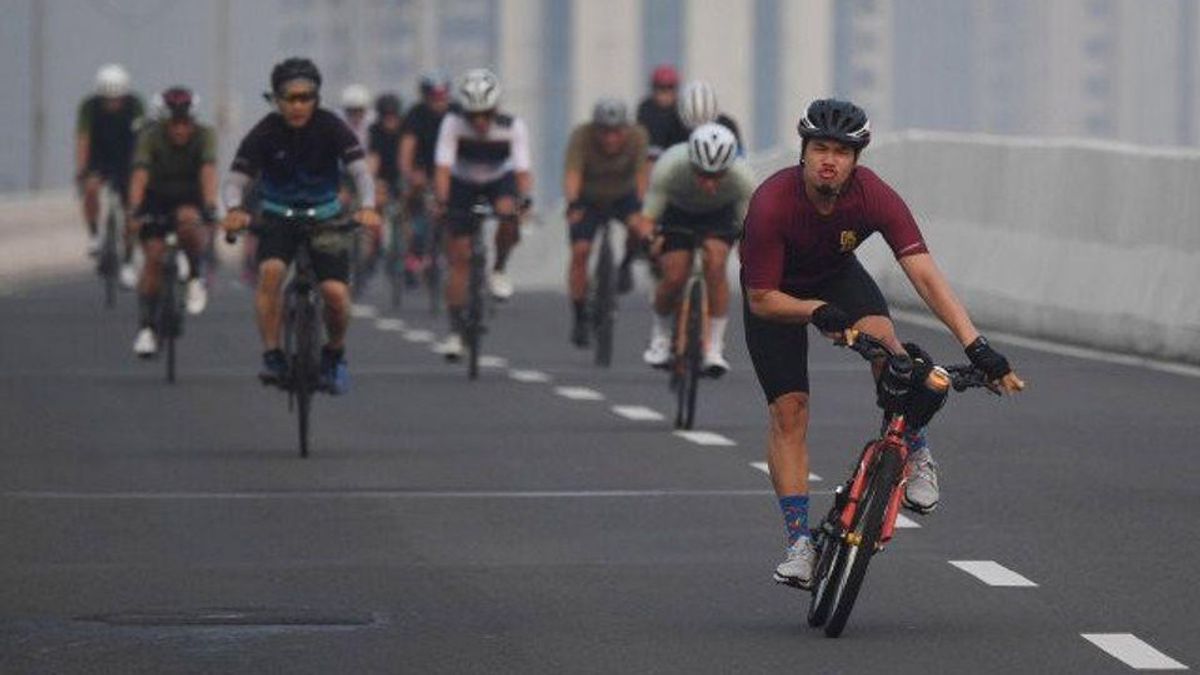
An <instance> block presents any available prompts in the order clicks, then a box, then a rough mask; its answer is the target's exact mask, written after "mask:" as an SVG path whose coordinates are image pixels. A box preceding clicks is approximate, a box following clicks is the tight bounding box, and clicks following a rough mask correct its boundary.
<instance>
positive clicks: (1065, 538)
mask: <svg viewBox="0 0 1200 675" xmlns="http://www.w3.org/2000/svg"><path fill="white" fill-rule="evenodd" d="M644 296H645V293H644V292H639V293H638V294H637V295H636V296H630V297H629V298H628V299H626V300H624V301H623V303H622V312H621V315H620V317H619V319H618V330H619V335H618V342H617V349H618V353H617V356H616V358H615V360H614V364H615V365H614V367H613V368H612V369H611V370H607V371H601V370H598V369H596V368H594V367H592V366H591V365H590V363H591V361H590V355H588V354H587V353H581V352H577V351H575V350H573V349H572V348H570V347H569V346H568V345H567V343H566V339H565V338H566V332H567V323H566V319H567V303H566V301H565V299H564V298H563V297H562V296H561V295H558V294H552V293H529V292H527V293H524V294H521V293H520V289H518V296H517V297H516V298H515V300H514V301H513V302H512V303H511V304H510V305H508V306H505V307H503V308H501V310H500V312H499V314H498V315H497V316H496V317H495V320H494V322H493V328H492V331H491V333H490V334H489V335H487V337H486V338H485V347H486V348H485V351H486V352H487V353H488V354H489V355H492V356H495V357H499V359H498V360H489V362H488V363H489V366H490V367H488V368H486V369H485V370H484V372H483V374H482V376H481V378H480V380H479V381H477V382H475V383H469V382H468V381H467V379H466V375H465V369H464V368H463V367H461V366H447V365H445V364H444V363H442V362H441V361H440V359H439V358H438V357H435V356H434V355H433V354H432V353H431V352H430V350H429V345H428V344H427V342H424V341H423V340H424V339H426V338H428V337H429V336H428V335H427V334H424V333H423V332H422V331H424V330H430V329H432V330H434V331H436V333H437V335H438V336H439V337H440V336H441V334H442V331H443V328H444V326H443V324H442V322H441V321H434V320H433V319H431V318H430V317H429V315H428V314H427V313H426V312H425V311H424V303H423V299H422V300H421V301H419V302H417V303H415V304H417V305H419V306H418V307H414V308H412V309H407V310H404V311H401V312H399V313H392V312H390V311H385V306H384V301H383V299H382V294H380V295H378V296H372V297H370V298H368V300H367V302H369V303H373V304H372V305H370V306H369V307H363V308H360V310H361V311H360V312H358V313H359V314H360V315H361V316H360V317H359V318H357V319H356V320H355V321H354V324H353V326H352V329H351V335H350V350H349V359H350V365H351V371H352V376H353V378H354V381H353V390H352V391H351V393H350V394H349V395H348V396H345V397H342V398H339V399H330V398H328V397H321V398H319V399H318V400H317V402H316V412H315V419H314V424H315V429H314V439H313V450H312V452H313V456H312V457H311V458H310V459H307V460H301V459H299V458H298V457H297V454H296V450H295V439H294V435H295V432H294V422H293V419H292V418H291V417H290V416H289V414H288V412H287V409H286V405H285V399H284V397H283V396H282V395H281V394H279V393H277V392H274V391H269V390H265V389H263V388H262V387H260V386H259V385H258V383H257V381H256V380H255V379H254V377H253V374H254V372H255V370H256V368H257V360H258V353H259V347H258V345H257V339H256V336H255V334H254V331H253V326H252V320H251V314H250V307H249V295H248V293H247V292H246V291H244V290H242V289H240V288H238V287H236V285H234V284H232V283H231V282H229V281H227V280H221V281H220V282H219V285H218V286H217V288H215V289H214V292H213V294H212V299H211V302H210V306H209V310H208V312H207V313H206V314H204V315H202V316H200V317H195V318H192V319H191V320H190V322H189V324H188V326H187V334H186V336H185V338H184V340H183V342H182V344H181V361H180V371H179V373H180V374H179V383H178V384H176V385H175V386H169V385H167V384H165V382H164V381H163V377H162V364H161V363H160V362H153V363H142V362H137V361H136V360H135V359H134V358H133V357H132V354H131V351H130V344H131V341H132V337H133V328H134V319H133V317H134V310H133V304H132V298H131V297H130V296H128V295H123V296H122V297H121V298H120V299H119V307H118V309H117V310H116V311H114V312H105V311H104V310H103V309H102V308H101V307H100V301H99V300H100V293H99V289H98V288H97V287H96V285H95V284H94V283H93V282H92V281H91V280H79V281H75V282H64V283H61V284H58V285H52V286H45V287H40V288H33V289H27V290H24V291H19V292H11V293H10V294H9V295H7V296H3V297H0V432H2V437H0V541H2V542H3V545H2V546H0V672H3V673H100V672H106V673H175V672H179V673H192V672H194V673H263V672H286V673H400V672H404V673H471V672H478V673H731V672H747V673H759V672H771V673H782V672H817V673H867V672H884V671H885V670H886V671H887V672H896V673H950V672H954V673H967V672H969V673H1012V672H1026V673H1051V672H1053V673H1120V672H1127V671H1129V670H1131V669H1132V667H1131V666H1130V665H1127V663H1126V662H1125V661H1123V660H1122V657H1121V656H1120V654H1114V653H1111V650H1110V651H1106V650H1104V649H1101V648H1100V647H1099V646H1097V644H1094V643H1093V642H1092V641H1089V640H1088V639H1085V638H1084V637H1083V634H1105V633H1116V634H1123V633H1130V634H1132V635H1133V636H1136V639H1126V640H1125V642H1124V643H1122V644H1125V645H1126V648H1125V650H1124V652H1121V650H1120V649H1119V648H1113V649H1116V651H1117V652H1120V653H1123V654H1124V655H1125V656H1126V657H1129V656H1130V654H1133V655H1135V656H1136V654H1137V653H1138V652H1139V649H1140V645H1142V644H1144V645H1145V646H1146V648H1149V649H1152V650H1158V652H1161V655H1165V656H1164V658H1165V657H1170V658H1171V659H1174V660H1175V661H1176V662H1178V663H1179V664H1182V665H1186V666H1191V667H1193V668H1194V667H1196V665H1197V664H1200V638H1198V637H1197V635H1198V634H1200V630H1198V629H1200V619H1197V611H1196V608H1197V607H1198V606H1200V584H1197V583H1196V581H1195V571H1196V568H1197V564H1198V561H1200V526H1198V525H1197V522H1198V521H1197V518H1198V517H1200V483H1198V482H1197V477H1200V441H1198V440H1197V438H1198V437H1200V422H1197V414H1198V413H1200V378H1196V377H1189V376H1186V375H1176V374H1168V373H1161V372H1154V371H1151V370H1146V369H1141V368H1134V367H1128V366H1121V365H1114V364H1107V363H1104V362H1098V361H1090V360H1082V359H1076V358H1068V357H1064V356H1057V355H1054V354H1051V353H1047V352H1041V351H1033V350H1030V349H1024V348H1018V347H1014V346H1012V345H1007V344H1003V343H1000V342H997V344H998V345H999V346H1000V347H1001V348H1002V349H1003V350H1004V351H1005V352H1006V354H1007V355H1008V356H1009V358H1010V359H1011V360H1012V361H1013V363H1014V364H1015V365H1016V366H1017V367H1018V369H1019V371H1020V372H1021V373H1022V374H1023V375H1024V376H1025V377H1026V379H1027V380H1028V381H1029V382H1030V389H1029V391H1028V393H1027V394H1026V395H1023V396H1021V397H1019V398H1016V399H1008V400H1001V399H997V398H995V397H991V396H986V395H983V394H981V393H979V392H972V393H969V394H964V395H961V396H957V397H955V398H954V400H952V401H951V402H950V403H949V404H948V405H947V407H946V409H945V410H944V411H943V412H942V413H941V415H940V417H939V418H938V420H937V421H936V422H935V425H934V427H933V429H932V431H931V433H930V437H931V445H932V447H933V448H934V452H935V454H936V456H937V458H938V460H939V462H940V465H941V479H942V506H941V508H940V509H939V510H938V511H937V512H936V513H935V514H933V515H931V516H928V517H925V518H919V517H916V516H911V514H910V517H911V518H912V520H915V521H916V522H917V523H919V527H917V528H911V527H910V528H907V529H902V530H900V531H899V532H898V534H897V536H896V539H895V541H894V542H893V544H892V545H891V546H890V548H889V549H888V550H887V551H886V552H885V553H883V554H882V555H880V556H878V557H877V558H876V559H875V560H874V561H873V563H872V566H871V570H870V573H869V575H868V577H867V583H866V586H865V587H864V590H863V593H862V595H861V596H860V599H859V602H858V605H857V607H856V609H855V611H854V614H853V616H852V617H851V620H850V624H849V626H848V628H847V630H846V633H845V635H844V637H843V638H842V639H840V640H828V639H826V638H825V637H824V636H823V635H822V634H821V633H819V632H816V631H812V630H809V629H808V628H807V626H806V625H805V622H804V612H805V611H806V608H807V595H805V594H802V593H800V592H798V591H795V590H791V589H787V588H783V587H779V586H776V585H775V584H774V583H772V582H771V571H772V569H773V567H774V565H775V564H776V563H777V562H778V560H779V558H780V555H781V552H782V545H783V541H782V524H781V518H780V515H779V513H778V507H777V504H776V501H775V499H774V496H773V495H772V494H771V492H770V485H769V483H768V480H767V477H766V475H765V474H764V473H763V472H762V470H761V469H760V468H758V467H756V466H755V465H754V463H756V462H762V461H763V460H764V455H765V451H764V443H763V441H764V438H765V422H766V411H765V406H764V405H763V400H762V396H761V394H760V392H759V390H758V386H757V383H756V382H755V380H754V377H753V374H752V372H751V370H750V365H749V362H748V357H747V356H746V353H745V348H744V345H743V343H742V339H741V333H740V324H741V321H740V318H735V319H734V321H733V322H732V323H733V326H732V328H731V336H730V340H729V342H730V348H729V350H728V352H729V356H730V360H731V361H732V362H733V365H734V369H735V370H734V372H733V373H732V374H731V375H730V376H728V377H726V378H725V379H723V380H721V381H717V382H710V381H705V382H703V383H702V390H701V394H700V396H701V402H700V410H699V413H698V416H699V422H698V425H697V426H698V429H700V430H703V431H707V432H712V434H716V435H715V436H713V435H711V434H710V435H707V436H699V437H694V438H693V439H688V438H684V437H680V436H677V435H674V434H672V432H671V429H670V424H669V421H662V420H657V421H656V420H646V419H631V418H641V417H652V416H653V412H657V413H659V414H661V415H664V416H669V415H670V414H671V413H672V410H673V408H672V406H673V402H672V399H671V397H670V394H669V392H668V391H667V387H666V382H665V376H663V375H662V374H660V373H656V372H654V371H650V370H648V369H645V368H644V367H642V366H641V365H640V353H641V350H642V348H643V346H644V340H645V337H646V332H647V329H648V325H649V316H648V309H647V302H646V300H645V297H644ZM968 302H969V298H968ZM372 308H378V316H370V314H371V313H372V312H371V309H372ZM396 318H398V319H401V320H403V326H401V324H400V322H398V321H395V320H391V319H396ZM901 330H902V333H903V335H904V336H905V337H909V338H915V339H916V340H917V341H919V342H921V343H923V344H924V345H925V346H926V347H927V348H929V349H930V350H931V351H932V352H933V353H934V355H935V356H938V357H941V358H944V359H946V360H948V361H954V362H958V361H961V360H963V357H962V354H961V351H959V350H958V349H957V348H956V347H955V346H954V345H953V344H952V342H951V340H950V339H949V337H948V336H947V335H946V334H945V333H944V332H941V333H937V332H933V331H930V330H927V329H924V328H918V327H915V326H912V325H908V324H901ZM811 360H812V379H813V387H814V397H813V420H814V421H813V426H812V429H811V447H812V452H813V465H812V471H813V472H814V473H815V474H817V475H818V476H820V477H821V480H819V481H816V482H814V483H813V488H814V490H815V492H816V495H815V498H814V499H815V502H816V505H815V507H814V509H813V518H814V519H816V518H817V517H819V516H820V515H822V514H823V513H824V511H825V510H826V509H827V508H828V504H829V496H828V493H829V490H830V489H831V488H832V486H833V485H835V484H836V483H837V482H838V481H840V480H842V479H843V477H844V476H845V475H846V474H847V472H848V470H849V467H850V463H851V461H852V460H853V459H854V457H855V453H856V451H857V448H858V447H860V446H861V443H862V442H863V441H864V440H866V438H867V436H868V435H869V434H870V433H871V432H872V431H873V428H874V426H875V420H876V415H877V413H876V412H875V410H874V408H873V405H872V400H873V392H872V390H871V387H870V383H869V376H868V373H867V369H866V366H865V364H864V363H862V361H861V360H860V359H859V358H858V357H857V356H855V355H854V354H852V353H849V352H846V351H844V350H836V349H835V348H833V347H830V346H827V345H824V344H821V345H816V346H814V348H813V349H812V354H811ZM537 380H544V381H537ZM560 387H568V388H572V389H566V390H560V389H559V388H560ZM580 388H582V389H584V390H583V391H581V390H580ZM567 395H570V396H571V397H568V396H567ZM614 406H622V407H621V409H620V410H621V412H622V413H623V414H618V413H617V412H614V409H613V408H614ZM647 409H648V410H647ZM651 411H653V412H651ZM696 441H707V442H709V443H715V444H701V443H698V442H696ZM950 561H994V562H995V563H997V564H998V565H1000V566H1002V568H1003V569H1006V570H1010V571H1012V572H1015V573H1016V574H1018V575H1020V577H1022V578H1023V579H1025V580H1028V581H1029V582H1031V583H1032V584H1036V585H1032V586H1031V585H1025V586H993V585H989V583H987V581H986V580H985V579H981V578H979V577H977V576H974V575H972V574H969V573H968V572H967V571H965V570H964V569H962V568H960V567H959V566H955V565H952V564H951V563H950ZM985 577H986V575H985ZM1101 641H1103V639H1101ZM1151 656H1153V654H1151ZM1152 663H1153V662H1152Z"/></svg>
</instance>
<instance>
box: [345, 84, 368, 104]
mask: <svg viewBox="0 0 1200 675" xmlns="http://www.w3.org/2000/svg"><path fill="white" fill-rule="evenodd" d="M370 106H371V90H370V89H367V88H366V87H365V86H364V85H361V84H351V85H349V86H347V87H346V88H345V89H343V90H342V107H343V108H362V109H363V110H366V109H367V108H368V107H370Z"/></svg>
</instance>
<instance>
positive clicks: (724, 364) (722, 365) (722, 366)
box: [702, 349, 729, 377]
mask: <svg viewBox="0 0 1200 675" xmlns="http://www.w3.org/2000/svg"><path fill="white" fill-rule="evenodd" d="M702 367H703V369H704V374H705V375H707V376H709V377H720V376H722V375H724V374H725V373H728V372H729V362H728V361H726V360H725V355H724V354H722V353H721V352H720V351H718V350H714V349H710V350H708V351H707V352H705V354H704V364H703V366H702Z"/></svg>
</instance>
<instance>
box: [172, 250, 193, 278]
mask: <svg viewBox="0 0 1200 675" xmlns="http://www.w3.org/2000/svg"><path fill="white" fill-rule="evenodd" d="M175 270H176V272H175V273H176V276H178V277H179V280H180V281H187V280H188V278H190V277H191V276H192V264H191V263H190V262H188V257H187V254H186V253H184V252H183V251H180V252H178V253H176V254H175Z"/></svg>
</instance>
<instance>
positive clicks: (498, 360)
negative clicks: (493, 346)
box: [479, 354, 508, 368]
mask: <svg viewBox="0 0 1200 675" xmlns="http://www.w3.org/2000/svg"><path fill="white" fill-rule="evenodd" d="M479 367H480V368H507V367H508V359H506V358H504V357H503V356H492V355H491V354H483V355H481V356H480V357H479Z"/></svg>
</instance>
